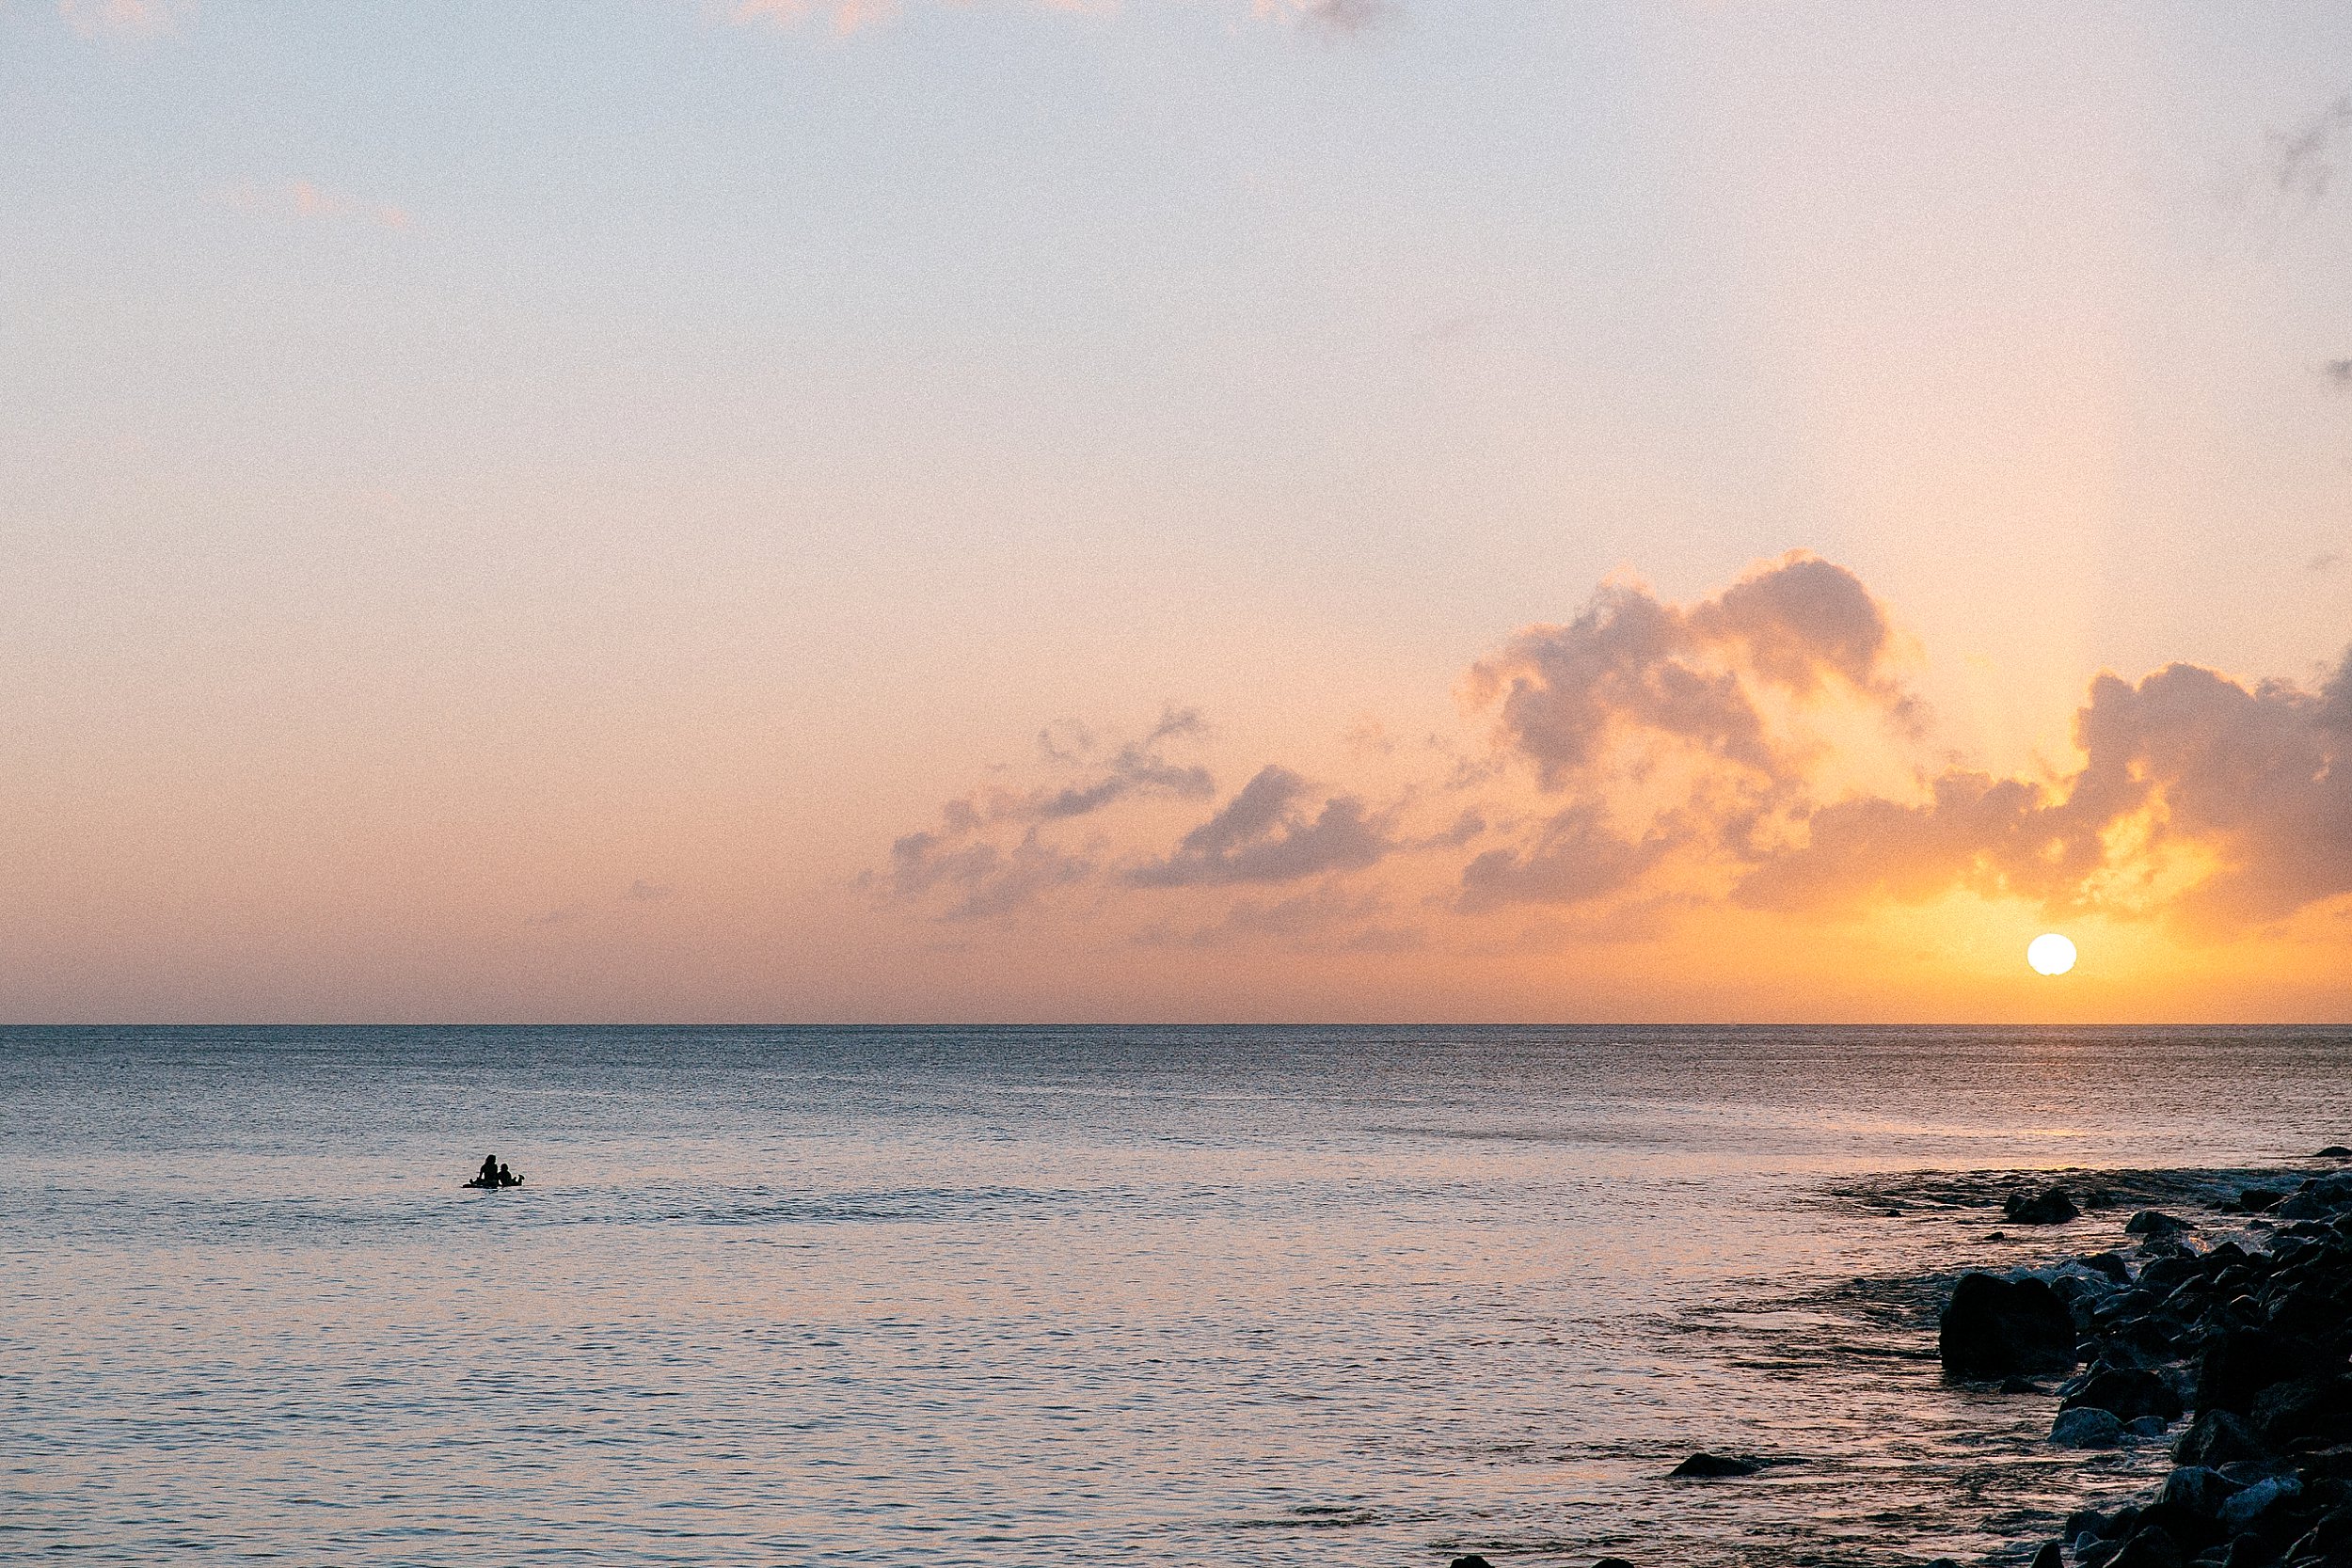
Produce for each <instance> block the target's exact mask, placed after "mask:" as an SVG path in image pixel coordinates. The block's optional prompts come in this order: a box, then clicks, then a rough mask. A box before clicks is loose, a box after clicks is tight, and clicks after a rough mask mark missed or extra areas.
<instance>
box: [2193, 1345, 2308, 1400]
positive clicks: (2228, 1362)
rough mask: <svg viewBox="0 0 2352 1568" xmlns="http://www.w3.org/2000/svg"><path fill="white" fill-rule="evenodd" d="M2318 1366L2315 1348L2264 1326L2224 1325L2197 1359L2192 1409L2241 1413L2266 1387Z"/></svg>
mask: <svg viewBox="0 0 2352 1568" xmlns="http://www.w3.org/2000/svg"><path fill="white" fill-rule="evenodd" d="M2319 1364H2320V1356H2319V1354H2318V1351H2317V1349H2316V1347H2314V1346H2312V1345H2309V1344H2306V1343H2304V1342H2302V1341H2301V1340H2299V1339H2298V1338H2296V1337H2295V1336H2293V1335H2286V1334H2280V1333H2278V1332H2277V1331H2276V1330H2274V1329H2272V1328H2270V1327H2268V1326H2263V1327H2235V1328H2227V1329H2224V1330H2223V1331H2222V1332H2221V1333H2219V1334H2217V1335H2215V1336H2214V1337H2213V1338H2209V1339H2207V1340H2206V1341H2205V1346H2204V1349H2203V1351H2202V1352H2201V1353H2200V1354H2199V1356H2198V1359H2197V1408H2198V1409H2199V1410H2228V1411H2232V1412H2234V1413H2235V1414H2237V1415H2240V1416H2244V1415H2247V1414H2248V1413H2249V1412H2250V1411H2251V1410H2252V1409H2253V1408H2254V1396H2255V1395H2256V1394H2258V1393H2260V1392H2261V1391H2262V1390H2263V1389H2265V1388H2267V1387H2268V1386H2270V1385H2272V1384H2274V1383H2277V1382H2280V1381H2281V1380H2282V1379H2285V1378H2290V1377H2293V1376H2294V1375H2295V1374H2296V1372H2297V1371H2300V1370H2303V1369H2304V1368H2307V1367H2312V1366H2316V1365H2319Z"/></svg>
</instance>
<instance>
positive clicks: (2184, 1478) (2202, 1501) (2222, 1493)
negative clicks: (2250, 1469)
mask: <svg viewBox="0 0 2352 1568" xmlns="http://www.w3.org/2000/svg"><path fill="white" fill-rule="evenodd" d="M2238 1490H2239V1489H2238V1488H2237V1487H2236V1486H2234V1485H2233V1484H2232V1483H2231V1482H2230V1481H2227V1480H2225V1479H2224V1478H2223V1476H2222V1474H2221V1472H2220V1471H2218V1470H2213V1469H2208V1468H2206V1467H2205V1466H2204V1465H2183V1466H2181V1468H2179V1469H2177V1470H2175V1471H2173V1472H2172V1473H2171V1474H2170V1475H2169V1476H2167V1477H2165V1478H2164V1490H2163V1491H2161V1492H2159V1493H2157V1494H2156V1500H2157V1501H2158V1502H2161V1503H2177V1504H2179V1505H2180V1506H2181V1507H2183V1508H2185V1509H2186V1510H2188V1511H2189V1512H2190V1513H2194V1514H2196V1515H2197V1516H2198V1517H2199V1518H2201V1519H2212V1518H2217V1517H2218V1516H2219V1515H2220V1513H2221V1505H2222V1504H2224V1503H2226V1502H2228V1501H2229V1500H2230V1499H2231V1498H2232V1497H2234V1496H2236V1495H2237V1492H2238Z"/></svg>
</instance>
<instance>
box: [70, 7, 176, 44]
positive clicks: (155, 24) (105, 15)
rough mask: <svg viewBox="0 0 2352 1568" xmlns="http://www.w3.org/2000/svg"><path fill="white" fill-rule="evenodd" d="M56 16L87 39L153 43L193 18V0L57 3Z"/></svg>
mask: <svg viewBox="0 0 2352 1568" xmlns="http://www.w3.org/2000/svg"><path fill="white" fill-rule="evenodd" d="M57 14H58V15H59V16H61V17H63V18H64V19H65V24H66V25H67V26H69V27H71V28H72V29H73V30H74V31H75V32H77V33H79V34H81V35H82V36H83V37H84V38H86V39H96V38H119V39H152V38H161V37H162V36H163V35H165V34H167V33H173V32H177V31H179V30H180V28H181V27H183V25H185V24H186V23H187V22H188V21H189V20H190V19H191V18H192V17H194V16H195V14H196V6H195V3H194V0H57Z"/></svg>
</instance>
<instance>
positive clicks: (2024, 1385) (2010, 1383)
mask: <svg viewBox="0 0 2352 1568" xmlns="http://www.w3.org/2000/svg"><path fill="white" fill-rule="evenodd" d="M2001 1392H2002V1393H2004V1394H2045V1393H2048V1392H2049V1390H2048V1389H2046V1388H2044V1387H2042V1385H2040V1384H2039V1383H2036V1382H2035V1381H2034V1380H2033V1379H2031V1378H2029V1377H2005V1378H2003V1379H2001Z"/></svg>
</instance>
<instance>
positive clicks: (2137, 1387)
mask: <svg viewBox="0 0 2352 1568" xmlns="http://www.w3.org/2000/svg"><path fill="white" fill-rule="evenodd" d="M2083 1406H2089V1407H2090V1408H2092V1409H2096V1410H2106V1411H2110V1412H2112V1413H2113V1414H2114V1416H2115V1418H2117V1419H2118V1420H2122V1421H2134V1420H2137V1419H2138V1418H2140V1417H2142V1416H2154V1417H2157V1418H2160V1419H2162V1420H2164V1421H2166V1422H2171V1421H2177V1420H2179V1419H2180V1418H2181V1409H2182V1406H2181V1396H2180V1395H2179V1393H2177V1392H2176V1391H2175V1390H2174V1389H2173V1387H2172V1385H2170V1384H2169V1383H2167V1382H2166V1381H2165V1380H2164V1379H2162V1378H2160V1377H2158V1376H2157V1375H2156V1374H2155V1373H2153V1372H2151V1371H2143V1370H2140V1369H2138V1368H2128V1369H2125V1368H2109V1369H2107V1370H2104V1371H2100V1372H2095V1373H2093V1374H2092V1375H2091V1377H2090V1381H2089V1382H2087V1383H2085V1384H2084V1385H2083V1386H2082V1387H2081V1388H2079V1389H2078V1390H2076V1391H2075V1392H2074V1393H2072V1394H2069V1395H2067V1396H2066V1399H2065V1400H2064V1402H2062V1403H2061V1404H2060V1406H2059V1408H2060V1409H2064V1410H2074V1409H2078V1408H2081V1407H2083Z"/></svg>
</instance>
